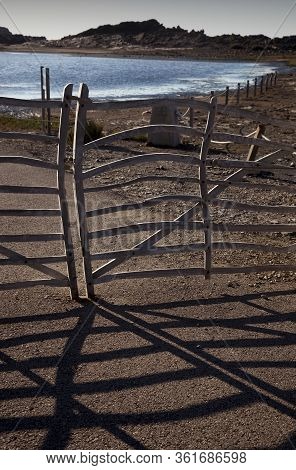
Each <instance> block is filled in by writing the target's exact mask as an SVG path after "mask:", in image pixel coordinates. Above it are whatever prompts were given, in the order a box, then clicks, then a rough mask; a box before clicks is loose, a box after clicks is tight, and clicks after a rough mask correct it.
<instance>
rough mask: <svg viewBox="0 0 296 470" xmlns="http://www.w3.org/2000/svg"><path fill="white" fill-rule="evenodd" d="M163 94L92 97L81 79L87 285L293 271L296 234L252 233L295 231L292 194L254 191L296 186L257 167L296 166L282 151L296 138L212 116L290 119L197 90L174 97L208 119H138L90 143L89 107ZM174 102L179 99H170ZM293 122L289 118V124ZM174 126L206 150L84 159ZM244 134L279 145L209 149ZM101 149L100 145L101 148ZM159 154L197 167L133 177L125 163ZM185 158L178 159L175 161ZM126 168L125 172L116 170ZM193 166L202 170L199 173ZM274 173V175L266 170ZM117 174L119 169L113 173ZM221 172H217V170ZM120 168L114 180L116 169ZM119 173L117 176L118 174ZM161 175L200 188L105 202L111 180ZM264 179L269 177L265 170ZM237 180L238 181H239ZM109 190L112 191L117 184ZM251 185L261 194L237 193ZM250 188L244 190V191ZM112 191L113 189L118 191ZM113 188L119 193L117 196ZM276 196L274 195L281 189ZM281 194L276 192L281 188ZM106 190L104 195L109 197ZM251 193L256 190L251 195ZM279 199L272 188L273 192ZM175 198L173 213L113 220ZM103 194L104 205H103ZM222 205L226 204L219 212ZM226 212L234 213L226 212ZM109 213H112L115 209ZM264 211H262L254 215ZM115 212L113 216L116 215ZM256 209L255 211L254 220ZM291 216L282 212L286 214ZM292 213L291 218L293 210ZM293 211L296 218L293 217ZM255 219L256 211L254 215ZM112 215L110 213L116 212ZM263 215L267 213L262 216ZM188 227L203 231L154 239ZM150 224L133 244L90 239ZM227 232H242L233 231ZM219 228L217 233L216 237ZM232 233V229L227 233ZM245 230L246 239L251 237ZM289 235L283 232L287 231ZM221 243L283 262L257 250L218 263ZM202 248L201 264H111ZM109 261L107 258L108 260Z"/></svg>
mask: <svg viewBox="0 0 296 470" xmlns="http://www.w3.org/2000/svg"><path fill="white" fill-rule="evenodd" d="M160 102H161V103H162V104H165V102H166V101H165V100H162V101H160V100H145V101H143V100H141V101H130V102H109V103H108V102H97V103H96V102H93V101H91V100H90V99H89V96H88V88H87V86H86V85H85V84H82V85H81V87H80V92H79V97H78V102H77V110H76V129H75V141H74V167H75V190H76V199H77V201H76V202H77V212H78V219H79V229H80V237H81V243H82V249H83V259H84V270H85V280H86V284H87V293H88V296H89V297H93V296H94V286H95V284H99V283H102V282H107V281H111V280H114V279H138V278H150V277H167V276H176V275H202V276H204V277H205V278H207V279H208V278H210V276H211V275H213V274H233V273H252V272H255V273H260V272H265V271H281V272H285V271H295V268H296V263H295V261H290V255H291V254H292V253H295V251H296V250H295V247H296V245H295V244H292V245H291V244H290V243H286V244H280V245H274V244H272V243H271V244H269V243H267V241H266V240H264V241H263V242H261V243H258V242H257V241H256V242H255V243H254V240H252V241H251V242H250V241H249V240H247V235H248V234H263V235H264V234H275V233H280V232H281V233H283V234H284V237H285V240H286V238H287V240H288V241H289V240H290V238H289V235H291V234H293V233H294V232H295V231H296V224H295V221H296V219H295V218H294V219H293V217H295V215H296V209H295V206H294V205H290V204H288V203H285V198H283V200H282V199H281V200H282V204H281V205H278V204H260V198H259V196H258V199H259V203H258V201H257V199H256V197H257V196H256V191H260V190H264V191H267V192H272V191H275V193H274V194H275V195H278V194H282V193H284V194H285V197H286V199H289V197H292V196H293V197H294V196H295V186H293V184H292V182H291V184H288V183H286V184H285V185H284V184H278V182H277V183H276V184H272V181H270V179H268V178H267V179H266V183H265V182H263V180H260V181H259V182H254V174H255V175H256V174H258V173H259V172H261V174H262V172H265V173H266V172H269V173H270V172H272V174H277V173H279V172H280V173H283V172H287V171H288V172H289V174H291V173H293V174H294V175H295V167H292V166H288V165H284V164H282V163H281V162H280V161H278V160H279V159H280V157H282V155H289V156H291V154H292V153H293V151H294V150H295V149H294V146H293V145H291V144H288V143H284V142H276V141H270V140H269V139H267V138H266V137H265V136H263V137H261V138H256V136H255V132H253V133H252V134H251V135H249V136H243V135H238V134H230V133H227V132H218V131H216V130H215V126H216V125H217V122H218V121H219V119H218V118H217V114H218V113H223V114H224V115H225V114H227V115H229V116H232V117H241V118H245V119H248V120H251V121H255V122H261V123H263V124H271V125H273V126H280V127H285V126H288V127H289V124H287V123H285V122H282V121H278V120H275V119H272V118H270V117H268V116H262V115H257V114H254V113H252V112H250V111H247V110H240V109H238V108H234V107H230V106H229V107H224V106H222V105H218V104H217V99H216V98H215V97H214V98H212V100H211V102H210V103H208V102H205V101H198V100H190V101H189V100H182V99H178V100H174V101H173V104H174V105H175V106H179V107H182V106H183V107H184V106H186V107H187V106H190V107H191V109H195V110H196V109H198V110H202V111H204V112H206V113H207V115H208V116H207V123H206V126H205V127H204V128H192V127H187V126H158V125H155V126H151V125H150V126H141V127H138V128H132V129H129V130H126V131H123V132H116V133H114V134H112V135H108V136H104V137H101V138H99V139H96V140H94V141H92V142H88V143H85V142H84V137H85V125H86V120H87V112H88V111H91V110H97V111H98V110H106V109H107V110H108V109H109V110H110V109H112V110H115V109H127V108H144V107H147V106H151V105H153V104H155V103H157V104H159V103H160ZM171 103H172V102H171ZM290 127H291V126H290ZM170 129H172V130H174V132H175V131H176V130H177V131H178V132H179V133H180V135H182V136H187V137H190V138H194V139H201V146H200V152H199V154H196V155H194V156H192V155H184V153H171V152H170V151H166V152H157V153H149V154H147V153H140V154H137V155H133V156H129V157H127V158H121V159H119V160H111V161H110V162H109V160H108V161H107V162H106V163H104V164H101V165H96V164H94V165H93V167H92V168H84V167H83V165H84V163H85V162H87V160H86V159H85V153H86V152H88V151H90V150H92V151H94V150H97V151H98V152H99V151H100V150H101V149H102V148H103V147H104V146H106V145H108V146H110V145H111V144H114V143H115V142H117V143H118V142H119V141H122V140H124V139H127V138H128V139H131V138H137V137H139V136H142V135H143V134H145V133H147V132H149V133H151V132H153V131H156V132H160V131H167V132H168V131H170ZM229 143H230V144H231V143H235V144H240V145H246V146H247V147H248V148H249V147H250V146H256V147H259V148H261V147H264V148H265V147H266V148H268V149H270V150H272V149H277V150H274V151H272V152H271V153H268V154H267V155H263V156H261V157H260V158H259V159H258V160H256V161H246V160H245V161H242V160H241V159H238V158H236V159H233V158H232V159H231V158H230V159H229V158H226V157H225V158H222V157H219V158H212V157H211V154H210V152H209V150H210V146H211V145H217V144H219V145H221V144H229ZM98 155H99V154H98ZM155 162H166V163H168V164H169V165H171V163H173V165H175V164H176V166H177V164H178V165H179V164H180V168H181V167H182V166H186V167H191V172H190V173H189V174H187V176H184V175H185V173H183V171H182V172H181V174H180V172H179V173H178V174H176V173H173V174H171V175H168V174H165V175H163V174H162V175H160V174H159V172H158V173H156V172H155V170H153V171H152V173H150V174H148V173H145V174H142V175H140V176H137V175H136V176H134V177H133V178H132V179H130V178H129V177H127V175H128V170H129V169H130V168H135V167H136V166H139V165H140V166H141V167H143V165H144V164H147V163H149V164H151V163H155ZM178 168H179V167H178ZM119 170H121V173H119ZM195 173H196V175H195ZM269 173H267V175H268V174H269ZM107 174H110V175H111V176H110V177H111V184H110V181H109V182H107V183H106V175H107ZM114 174H115V176H114ZM217 174H218V176H217ZM248 175H253V178H251V177H250V178H248ZM116 177H117V181H116V179H115V178H116ZM118 177H119V180H118ZM97 178H99V182H100V184H99V186H98V185H97ZM156 181H177V182H178V183H180V184H181V185H182V184H185V185H186V184H187V183H189V182H190V183H192V184H193V185H195V187H194V188H193V191H190V192H186V193H181V194H180V193H169V194H163V193H162V194H158V195H156V196H155V197H152V198H146V199H144V200H141V201H140V202H130V200H129V198H128V201H127V202H126V203H122V201H121V202H120V201H119V203H116V204H113V205H112V204H111V205H110V204H108V199H109V200H110V197H111V196H112V190H114V189H118V188H121V189H122V188H128V187H130V186H131V185H133V184H136V183H137V184H141V183H144V182H146V183H147V182H150V183H151V184H152V183H154V182H156ZM264 181H265V180H264ZM229 188H231V190H233V191H234V190H236V191H237V192H236V193H235V197H234V198H231V197H226V198H222V197H221V196H220V195H221V193H223V192H224V191H227V190H229ZM232 188H233V189H232ZM106 191H111V193H110V192H109V193H108V192H107V193H106ZM245 191H247V192H248V194H251V193H252V194H253V195H254V194H255V201H253V202H246V201H245V200H243V201H239V198H238V197H237V196H239V194H240V192H245ZM90 194H91V195H92V196H94V195H95V196H96V206H95V207H94V206H93V204H94V197H93V198H92V201H91V205H92V207H90V202H89V201H88V196H89V195H90ZM244 195H245V193H244ZM113 196H114V194H113ZM113 196H112V197H113ZM276 197H277V196H276ZM276 197H275V198H276ZM104 199H105V200H107V205H106V203H105V204H104V202H103V200H104ZM253 199H254V197H253ZM271 199H272V198H271ZM172 201H173V202H174V204H175V205H178V204H180V203H182V204H187V205H189V207H187V208H186V209H185V210H183V211H181V213H180V214H179V215H177V216H174V217H170V218H169V219H166V218H165V219H163V218H161V220H157V221H150V220H147V219H145V220H144V221H138V222H132V223H121V224H119V225H118V224H115V225H114V223H115V222H116V217H115V215H118V214H121V215H122V214H127V213H130V211H137V210H141V209H143V208H145V207H153V206H157V205H159V204H163V203H171V202H172ZM102 204H103V206H102ZM219 211H220V212H219ZM262 213H264V214H276V215H277V217H278V218H279V219H281V220H280V221H279V220H271V221H269V220H264V222H261V223H257V222H256V220H257V219H260V214H262ZM110 214H112V217H114V219H113V220H112V221H111V222H112V226H110V225H109V226H108V225H107V226H106V224H107V222H106V220H105V221H103V222H102V220H103V218H104V217H105V219H106V216H108V217H109V216H110ZM226 214H231V216H228V215H226ZM250 214H255V215H254V221H252V222H251V223H250V221H248V222H246V223H241V222H240V223H235V222H234V221H235V220H236V218H237V220H243V219H244V217H245V218H246V216H247V215H250ZM108 217H107V219H108ZM256 217H257V219H256ZM109 218H110V217H109ZM98 219H100V220H101V222H100V223H98V224H97V225H96V226H95V228H96V229H95V230H92V229H91V228H90V222H91V221H93V220H98ZM255 219H256V220H255ZM283 219H284V220H283ZM287 219H288V220H287ZM291 219H292V223H288V222H290V221H291ZM257 221H258V220H257ZM109 222H110V221H109ZM259 222H260V221H259ZM180 229H181V230H184V231H189V232H192V233H193V235H194V236H195V237H196V239H197V241H195V242H193V243H191V242H183V243H181V244H180V243H175V244H167V243H166V244H165V245H161V246H159V245H157V244H158V243H159V242H160V241H161V240H163V239H166V238H167V237H168V236H170V235H171V234H174V232H176V231H177V230H180ZM147 231H148V232H150V234H149V236H148V237H147V236H146V237H144V238H143V239H140V240H138V241H137V243H135V244H134V245H133V246H127V247H125V248H122V246H120V249H108V250H107V251H106V250H102V248H101V249H93V248H92V243H93V242H94V241H99V243H100V245H101V246H103V245H104V243H105V242H104V241H105V240H106V238H108V237H115V242H114V243H115V244H116V243H117V240H118V237H119V238H120V237H123V236H126V235H133V234H139V233H142V232H147ZM229 234H232V235H235V234H236V237H234V239H233V238H229ZM217 237H218V238H217ZM225 237H226V238H225ZM244 239H246V241H244ZM287 240H286V241H287ZM219 250H222V251H227V250H237V251H239V252H252V253H253V254H254V253H259V252H261V253H270V254H271V256H273V257H276V254H279V255H280V257H281V258H283V261H284V262H282V263H277V262H275V263H274V262H268V263H260V262H258V261H260V258H259V259H257V258H255V261H256V262H255V263H254V264H252V265H246V264H245V262H243V261H242V262H241V263H240V264H239V265H236V266H232V265H229V263H225V262H224V263H222V264H217V263H214V262H213V261H214V254H215V252H217V251H219ZM186 252H192V253H198V252H200V253H203V262H202V263H200V265H194V266H189V267H186V268H184V267H182V265H180V266H177V267H175V266H174V267H173V268H165V269H158V268H157V269H155V268H153V269H149V270H147V269H141V270H134V269H133V266H131V267H129V269H128V270H127V271H120V272H114V271H113V270H114V268H116V267H118V266H120V265H122V264H123V263H126V262H127V261H129V260H133V259H138V258H139V257H143V256H144V257H147V259H149V260H150V259H151V258H152V257H153V256H156V255H157V256H158V255H161V256H162V255H167V254H172V253H186ZM95 262H99V265H98V266H96V267H95V266H94V263H95ZM102 263H103V264H102Z"/></svg>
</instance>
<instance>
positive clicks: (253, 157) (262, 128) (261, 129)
mask: <svg viewBox="0 0 296 470" xmlns="http://www.w3.org/2000/svg"><path fill="white" fill-rule="evenodd" d="M265 129H266V127H265V125H264V124H259V125H258V127H257V129H256V132H255V134H254V136H253V139H260V138H261V137H262V135H263V134H264V132H265ZM258 150H259V147H258V145H251V147H250V150H249V153H248V156H247V161H248V162H252V161H255V160H256V157H257V153H258Z"/></svg>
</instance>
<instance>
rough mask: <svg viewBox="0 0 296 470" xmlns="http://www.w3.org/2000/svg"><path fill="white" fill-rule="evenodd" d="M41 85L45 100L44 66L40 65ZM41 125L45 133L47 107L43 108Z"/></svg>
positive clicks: (42, 96)
mask: <svg viewBox="0 0 296 470" xmlns="http://www.w3.org/2000/svg"><path fill="white" fill-rule="evenodd" d="M40 86H41V100H42V101H44V100H45V90H44V67H43V66H42V65H41V67H40ZM41 126H42V132H44V133H45V109H44V108H42V109H41Z"/></svg>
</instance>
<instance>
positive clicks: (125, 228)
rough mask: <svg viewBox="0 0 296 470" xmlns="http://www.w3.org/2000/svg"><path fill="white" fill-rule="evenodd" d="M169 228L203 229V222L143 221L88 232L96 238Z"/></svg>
mask: <svg viewBox="0 0 296 470" xmlns="http://www.w3.org/2000/svg"><path fill="white" fill-rule="evenodd" d="M169 228H171V229H172V228H174V229H177V228H182V229H184V230H203V229H204V223H203V222H183V221H181V222H175V221H160V222H143V223H139V224H131V225H122V226H119V227H113V228H108V229H102V230H96V231H95V232H89V233H88V239H90V240H94V239H96V238H102V237H112V236H116V235H127V234H129V233H133V232H145V231H146V232H147V231H150V230H167V229H169Z"/></svg>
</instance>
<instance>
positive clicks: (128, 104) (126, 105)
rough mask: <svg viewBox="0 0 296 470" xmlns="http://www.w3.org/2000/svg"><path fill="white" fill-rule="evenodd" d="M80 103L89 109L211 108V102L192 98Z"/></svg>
mask: <svg viewBox="0 0 296 470" xmlns="http://www.w3.org/2000/svg"><path fill="white" fill-rule="evenodd" d="M80 103H81V104H83V105H85V106H86V107H87V109H88V110H114V109H136V108H151V107H152V106H175V107H180V108H185V107H189V106H191V105H192V106H193V107H194V109H200V110H204V111H208V110H209V103H208V102H207V101H202V100H197V99H194V100H191V99H190V98H174V99H163V98H154V99H143V100H142V99H141V100H126V101H101V102H98V101H91V100H89V99H87V100H80Z"/></svg>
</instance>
